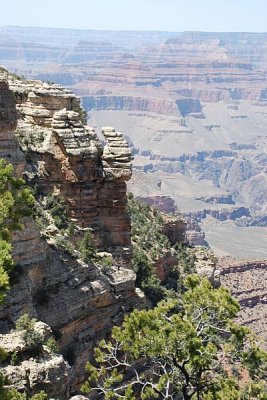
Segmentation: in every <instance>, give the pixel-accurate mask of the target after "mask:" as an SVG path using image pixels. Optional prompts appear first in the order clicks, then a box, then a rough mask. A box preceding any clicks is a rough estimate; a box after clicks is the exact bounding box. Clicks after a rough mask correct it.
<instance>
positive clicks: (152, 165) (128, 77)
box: [0, 26, 267, 258]
mask: <svg viewBox="0 0 267 400" xmlns="http://www.w3.org/2000/svg"><path fill="white" fill-rule="evenodd" d="M52 38H53V41H52V40H51V39H52ZM51 43H53V44H51ZM0 63H1V64H2V65H3V66H6V67H8V68H9V69H10V70H11V71H13V72H14V73H16V74H20V75H24V76H25V77H27V78H37V79H44V80H48V81H54V82H57V83H61V84H64V85H66V86H68V87H69V88H70V89H71V90H72V91H74V93H75V94H76V95H78V96H80V97H81V98H82V103H83V107H84V108H85V109H86V111H87V117H88V124H90V125H91V126H93V127H94V128H95V130H96V131H97V132H98V133H99V136H100V137H101V134H100V127H102V126H115V127H116V129H117V130H118V131H120V132H122V133H123V134H124V135H126V136H127V138H128V142H129V144H130V146H131V149H132V153H133V154H134V156H135V160H134V168H133V179H132V180H131V181H130V183H129V186H128V188H129V190H131V191H133V192H134V193H135V194H136V195H137V196H140V197H143V198H146V201H149V202H150V203H151V201H152V202H153V199H155V198H157V199H158V198H159V197H161V199H162V200H161V208H162V209H164V210H165V211H173V210H175V212H180V213H182V214H184V216H185V217H186V218H187V219H188V220H189V221H191V222H192V224H199V225H200V226H201V227H202V229H203V231H204V232H205V234H206V241H207V242H208V243H209V244H210V246H211V247H212V248H213V249H214V251H215V253H217V254H218V255H222V254H229V255H231V256H235V257H243V258H262V257H265V258H266V251H267V250H266V247H267V246H266V226H267V177H266V165H267V155H266V152H267V130H266V125H267V83H266V74H267V34H264V33H262V34H256V33H255V34H253V33H204V32H184V33H179V32H178V33H170V32H115V31H114V32H105V31H75V30H61V29H57V30H51V29H46V28H40V29H39V28H38V29H37V28H21V27H8V26H7V27H0ZM229 239H230V240H229Z"/></svg>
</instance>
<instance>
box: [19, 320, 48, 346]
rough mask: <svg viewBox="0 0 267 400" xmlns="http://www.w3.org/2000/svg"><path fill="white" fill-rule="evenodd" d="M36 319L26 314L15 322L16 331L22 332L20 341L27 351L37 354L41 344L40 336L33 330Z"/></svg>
mask: <svg viewBox="0 0 267 400" xmlns="http://www.w3.org/2000/svg"><path fill="white" fill-rule="evenodd" d="M35 322H36V319H35V318H32V319H31V318H30V316H29V315H28V314H24V315H22V316H21V317H20V318H19V319H18V320H17V321H16V329H17V330H19V331H22V339H23V341H24V343H25V345H26V346H27V348H28V349H29V350H31V351H32V352H33V353H38V352H39V350H40V346H41V344H42V336H41V335H40V333H38V332H36V331H35V329H34V326H35Z"/></svg>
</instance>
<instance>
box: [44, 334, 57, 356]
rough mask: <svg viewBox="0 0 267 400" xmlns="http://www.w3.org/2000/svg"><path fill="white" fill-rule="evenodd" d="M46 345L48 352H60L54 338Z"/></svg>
mask: <svg viewBox="0 0 267 400" xmlns="http://www.w3.org/2000/svg"><path fill="white" fill-rule="evenodd" d="M45 345H46V347H47V348H48V350H49V351H50V353H56V352H57V351H58V343H57V341H56V339H55V338H54V337H53V336H51V337H50V338H49V339H48V340H47V342H46V343H45Z"/></svg>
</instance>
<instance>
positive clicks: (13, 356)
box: [10, 351, 20, 365]
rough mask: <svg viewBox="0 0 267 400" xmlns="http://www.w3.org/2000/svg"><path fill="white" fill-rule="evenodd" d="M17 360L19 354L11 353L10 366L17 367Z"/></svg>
mask: <svg viewBox="0 0 267 400" xmlns="http://www.w3.org/2000/svg"><path fill="white" fill-rule="evenodd" d="M19 359H20V357H19V353H18V352H17V351H13V353H12V354H11V359H10V364H11V365H18V363H19Z"/></svg>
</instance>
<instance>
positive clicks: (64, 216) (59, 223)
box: [45, 194, 69, 229]
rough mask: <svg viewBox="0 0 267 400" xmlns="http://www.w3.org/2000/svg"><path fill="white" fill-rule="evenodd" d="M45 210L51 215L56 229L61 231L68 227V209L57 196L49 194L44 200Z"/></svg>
mask: <svg viewBox="0 0 267 400" xmlns="http://www.w3.org/2000/svg"><path fill="white" fill-rule="evenodd" d="M45 208H46V209H47V210H48V211H49V213H50V214H51V215H52V217H53V219H54V223H55V225H56V227H57V228H59V229H62V228H67V227H68V223H69V218H68V208H67V205H66V204H65V202H64V200H62V199H61V198H60V197H58V196H55V195H53V194H49V195H48V196H47V198H46V203H45Z"/></svg>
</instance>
